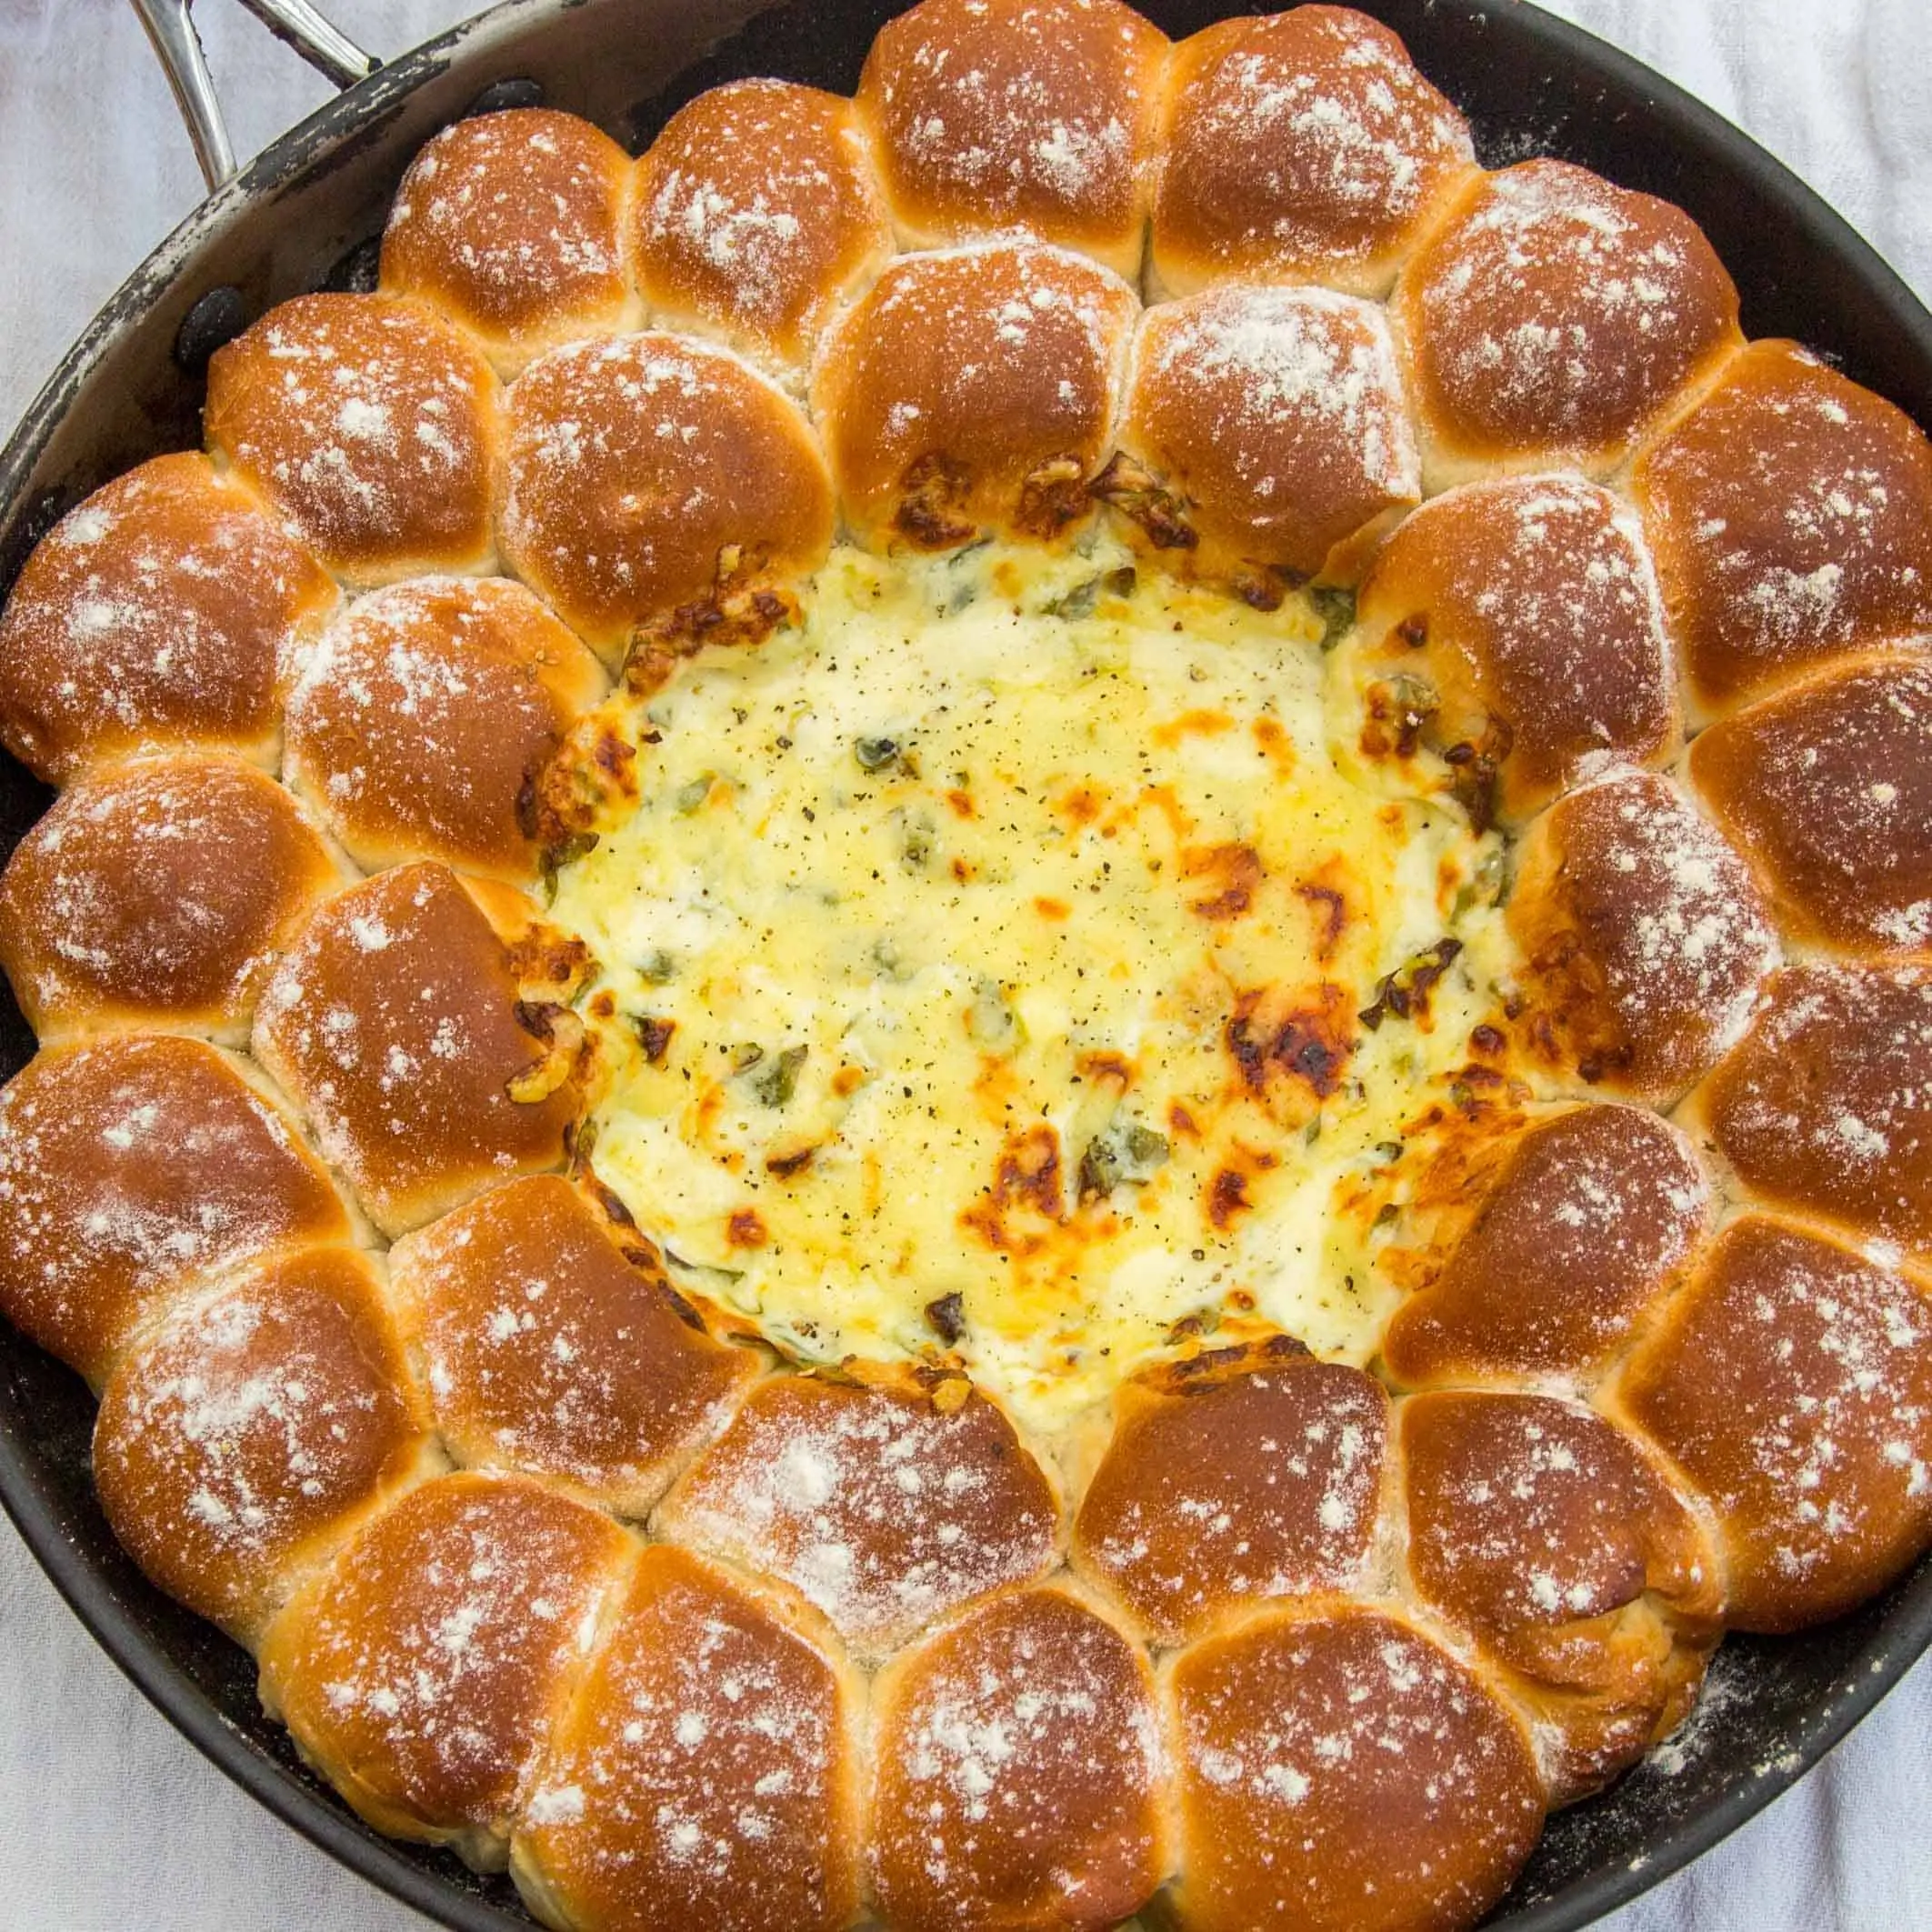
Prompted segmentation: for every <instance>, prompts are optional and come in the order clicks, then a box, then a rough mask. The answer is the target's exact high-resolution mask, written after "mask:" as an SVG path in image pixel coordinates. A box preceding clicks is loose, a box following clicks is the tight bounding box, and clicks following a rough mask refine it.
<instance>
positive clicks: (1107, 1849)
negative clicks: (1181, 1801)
mask: <svg viewBox="0 0 1932 1932" xmlns="http://www.w3.org/2000/svg"><path fill="white" fill-rule="evenodd" d="M872 1708H873V1737H872V1762H873V1766H874V1783H873V1801H872V1817H873V1819H874V1821H875V1822H874V1836H873V1859H874V1866H875V1870H876V1884H877V1887H878V1897H879V1905H880V1907H881V1910H882V1912H883V1914H884V1916H885V1918H886V1923H887V1924H888V1925H890V1926H892V1927H896V1928H898V1932H985V1928H986V1927H1016V1928H1017V1927H1054V1928H1055V1932H1062V1928H1064V1932H1106V1928H1107V1927H1113V1926H1117V1925H1118V1924H1120V1922H1121V1921H1122V1920H1123V1919H1127V1918H1131V1917H1133V1916H1134V1914H1135V1913H1136V1911H1138V1910H1139V1909H1140V1907H1142V1906H1144V1905H1145V1904H1146V1902H1147V1900H1148V1899H1149V1897H1152V1895H1153V1893H1154V1891H1155V1889H1156V1887H1157V1886H1158V1885H1159V1884H1160V1882H1161V1880H1162V1878H1163V1877H1165V1876H1166V1869H1167V1855H1168V1847H1167V1843H1166V1840H1167V1829H1166V1816H1165V1812H1166V1807H1165V1804H1164V1802H1163V1797H1164V1794H1163V1792H1162V1789H1161V1785H1162V1775H1163V1768H1164V1767H1163V1764H1162V1752H1161V1739H1160V1721H1159V1718H1158V1717H1157V1716H1156V1709H1155V1702H1154V1674H1153V1672H1152V1670H1151V1669H1150V1668H1149V1667H1148V1665H1147V1659H1146V1653H1145V1652H1144V1651H1143V1650H1142V1649H1141V1647H1140V1646H1139V1645H1138V1644H1136V1643H1133V1642H1131V1641H1129V1639H1128V1638H1126V1637H1123V1636H1122V1635H1121V1633H1120V1632H1119V1631H1118V1630H1116V1629H1115V1628H1114V1627H1113V1626H1112V1625H1111V1624H1110V1623H1108V1622H1106V1620H1105V1619H1104V1618H1102V1617H1099V1616H1097V1615H1096V1613H1095V1612H1094V1611H1093V1610H1092V1609H1090V1608H1089V1607H1087V1606H1086V1604H1085V1603H1083V1602H1082V1601H1081V1600H1080V1598H1079V1597H1076V1595H1074V1594H1073V1592H1071V1591H1070V1590H1067V1589H1065V1588H1046V1589H1032V1590H1022V1591H1019V1592H1017V1593H1016V1594H1015V1595H1012V1596H1007V1597H995V1598H994V1599H993V1601H992V1602H991V1603H988V1604H984V1605H982V1606H980V1607H978V1608H976V1609H973V1610H969V1611H967V1612H966V1615H965V1616H963V1617H961V1618H960V1619H959V1620H958V1622H956V1623H955V1624H952V1625H950V1626H948V1627H946V1628H945V1629H943V1630H941V1631H940V1632H939V1633H938V1634H937V1635H936V1636H935V1637H929V1638H927V1639H926V1641H925V1642H924V1643H922V1644H920V1645H919V1646H918V1647H916V1648H914V1649H911V1650H907V1651H905V1652H902V1653H901V1654H900V1655H899V1656H898V1657H896V1658H894V1660H893V1661H892V1662H891V1663H890V1664H889V1665H887V1666H886V1669H885V1670H884V1671H882V1672H881V1673H880V1675H879V1677H878V1681H877V1683H876V1686H875V1687H874V1692H873V1704H872Z"/></svg>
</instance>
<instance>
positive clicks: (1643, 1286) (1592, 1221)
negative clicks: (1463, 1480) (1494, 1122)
mask: <svg viewBox="0 0 1932 1932" xmlns="http://www.w3.org/2000/svg"><path fill="white" fill-rule="evenodd" d="M1455 1207H1456V1211H1455V1212H1454V1213H1452V1215H1451V1216H1447V1217H1446V1225H1444V1226H1438V1227H1436V1228H1433V1229H1431V1230H1430V1232H1431V1234H1432V1235H1433V1236H1434V1237H1435V1238H1434V1240H1433V1241H1432V1244H1431V1246H1433V1247H1434V1248H1435V1249H1436V1253H1438V1254H1440V1255H1441V1256H1442V1258H1441V1260H1440V1262H1439V1265H1437V1266H1436V1272H1435V1274H1434V1276H1433V1278H1432V1279H1430V1280H1428V1281H1427V1282H1426V1285H1425V1286H1423V1287H1421V1288H1420V1289H1418V1290H1417V1291H1416V1293H1415V1294H1414V1295H1412V1296H1410V1297H1409V1299H1408V1300H1407V1301H1406V1302H1404V1303H1403V1305H1402V1306H1400V1307H1399V1308H1397V1309H1396V1313H1395V1315H1394V1316H1393V1317H1392V1318H1391V1320H1390V1322H1389V1325H1388V1329H1387V1332H1386V1334H1385V1336H1383V1340H1382V1355H1383V1359H1384V1361H1385V1362H1386V1365H1387V1367H1388V1369H1389V1372H1390V1373H1391V1374H1392V1375H1393V1376H1395V1378H1396V1381H1397V1382H1400V1383H1403V1384H1406V1385H1407V1386H1412V1387H1413V1386H1420V1385H1427V1384H1432V1383H1444V1382H1446V1383H1457V1382H1465V1381H1470V1380H1481V1379H1486V1378H1488V1377H1491V1376H1538V1377H1542V1376H1563V1377H1568V1378H1576V1379H1579V1380H1581V1379H1585V1378H1587V1377H1589V1376H1592V1375H1594V1374H1595V1373H1597V1371H1599V1370H1600V1369H1601V1368H1602V1367H1603V1366H1604V1364H1605V1363H1606V1362H1607V1360H1608V1358H1609V1357H1610V1356H1612V1355H1613V1354H1614V1353H1615V1352H1616V1351H1617V1349H1619V1348H1620V1347H1621V1346H1623V1344H1624V1343H1625V1342H1626V1341H1627V1339H1628V1337H1629V1336H1631V1334H1632V1333H1633V1332H1634V1331H1635V1330H1636V1328H1637V1324H1638V1323H1639V1322H1640V1321H1641V1320H1642V1319H1643V1317H1644V1316H1646V1315H1647V1313H1648V1311H1649V1310H1650V1309H1651V1308H1653V1307H1655V1306H1657V1304H1658V1303H1659V1302H1660V1301H1661V1300H1662V1299H1663V1297H1664V1296H1665V1295H1666V1294H1667V1291H1668V1290H1669V1289H1670V1288H1671V1287H1672V1286H1675V1285H1676V1283H1677V1280H1678V1278H1679V1275H1680V1271H1681V1269H1682V1268H1683V1266H1684V1264H1685V1263H1686V1261H1687V1260H1688V1259H1689V1257H1690V1256H1691V1253H1692V1251H1693V1250H1694V1249H1695V1247H1696V1246H1697V1243H1698V1242H1699V1241H1700V1240H1701V1239H1702V1238H1703V1236H1704V1233H1705V1228H1706V1226H1707V1222H1708V1220H1709V1217H1710V1187H1709V1183H1708V1181H1707V1179H1706V1177H1705V1174H1704V1170H1703V1168H1702V1167H1701V1166H1699V1165H1698V1163H1697V1156H1696V1154H1695V1153H1694V1152H1693V1151H1692V1149H1691V1146H1690V1144H1689V1143H1688V1141H1687V1140H1686V1138H1685V1136H1683V1135H1682V1134H1680V1133H1679V1132H1677V1129H1676V1128H1674V1127H1672V1126H1668V1125H1667V1124H1666V1123H1665V1122H1664V1121H1662V1120H1659V1119H1658V1118H1657V1116H1656V1115H1655V1114H1651V1113H1647V1112H1645V1111H1644V1110H1643V1109H1641V1108H1638V1107H1633V1106H1577V1107H1567V1108H1566V1109H1565V1110H1564V1111H1563V1112H1561V1113H1559V1114H1557V1115H1555V1116H1548V1117H1546V1118H1544V1119H1542V1120H1539V1121H1536V1122H1533V1123H1532V1124H1531V1125H1530V1126H1527V1127H1526V1128H1524V1129H1523V1130H1522V1131H1521V1132H1520V1133H1518V1134H1517V1135H1516V1136H1513V1137H1512V1138H1511V1140H1510V1141H1509V1142H1508V1143H1507V1147H1506V1149H1505V1151H1504V1154H1503V1156H1502V1159H1501V1161H1500V1164H1499V1165H1498V1166H1497V1170H1496V1172H1495V1174H1494V1176H1490V1177H1486V1178H1485V1179H1484V1180H1483V1181H1481V1182H1479V1183H1478V1184H1477V1186H1475V1187H1458V1188H1457V1201H1456V1204H1455ZM1461 1214H1467V1224H1466V1225H1465V1226H1462V1227H1461V1228H1460V1229H1459V1230H1457V1228H1456V1227H1455V1225H1454V1224H1455V1220H1456V1218H1457V1216H1458V1215H1461ZM1431 1258H1432V1260H1433V1259H1434V1257H1433V1256H1432V1257H1431Z"/></svg>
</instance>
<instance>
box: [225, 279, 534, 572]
mask: <svg viewBox="0 0 1932 1932" xmlns="http://www.w3.org/2000/svg"><path fill="white" fill-rule="evenodd" d="M499 408H500V396H499V393H498V390H497V385H496V376H495V375H492V373H491V371H490V366H489V364H488V363H487V362H486V361H485V359H484V356H483V354H482V352H481V351H480V350H479V349H478V348H476V347H475V345H474V344H473V343H471V342H470V341H469V340H468V339H467V338H466V337H465V336H464V335H462V334H460V333H459V332H458V331H457V330H456V329H455V327H453V326H452V325H450V324H449V323H447V322H445V321H443V320H442V319H441V318H440V317H439V316H437V315H434V314H433V313H432V312H431V311H430V310H429V309H427V308H425V307H423V306H421V305H417V304H415V303H414V302H405V301H402V300H399V299H397V298H396V297H395V296H392V295H297V296H296V297H295V299H294V300H293V301H291V302H285V303H283V304H282V305H281V306H280V307H278V308H274V309H271V310H270V311H269V312H268V314H267V315H264V316H263V317H262V319H261V320H260V321H259V322H257V323H255V325H254V326H253V327H251V328H248V329H245V330H244V331H243V332H242V334H241V335H237V336H236V337H235V340H234V341H233V342H231V343H229V344H227V345H225V347H223V348H220V349H217V350H216V351H215V357H214V360H213V361H212V362H210V363H209V365H208V400H207V406H206V408H205V410H204V412H203V422H204V425H205V429H206V431H207V438H208V446H209V448H210V449H211V450H212V451H214V452H215V455H217V456H218V457H220V458H221V459H222V460H223V461H224V462H225V463H226V464H227V465H229V467H230V468H231V469H232V470H233V471H234V472H235V475H238V476H239V477H240V478H241V479H242V480H243V481H244V482H245V483H246V484H248V485H249V486H251V487H252V488H254V489H255V490H258V491H259V492H260V493H261V494H262V496H265V498H266V499H267V500H268V502H269V503H271V504H272V505H273V506H275V509H276V510H277V511H279V512H280V514H281V515H282V516H283V517H284V518H285V519H286V521H287V522H288V523H289V525H290V526H292V527H293V528H294V530H295V533H296V534H297V535H298V536H300V537H301V538H302V539H303V541H304V542H305V543H306V544H307V545H308V546H309V548H310V549H312V550H313V551H314V552H315V555H316V556H318V557H320V558H321V559H322V561H323V562H324V563H325V564H326V565H327V566H328V567H329V568H330V569H331V570H333V571H335V573H336V575H337V576H342V577H345V578H346V579H347V580H348V581H349V582H351V583H353V584H364V585H366V584H386V583H393V582H395V580H396V579H397V578H399V577H406V576H418V575H420V574H421V573H422V572H424V571H425V570H485V569H487V568H488V567H489V566H490V564H491V562H492V560H493V556H494V551H493V549H492V546H491V541H490V508H491V505H492V502H493V501H494V499H495V496H496V475H497V468H498V464H499V461H500V443H501V429H500V425H499V423H498V420H497V417H498V410H499Z"/></svg>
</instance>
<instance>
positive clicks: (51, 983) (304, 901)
mask: <svg viewBox="0 0 1932 1932" xmlns="http://www.w3.org/2000/svg"><path fill="white" fill-rule="evenodd" d="M342 882H343V875H342V872H341V869H340V867H339V866H337V864H336V862H335V859H334V858H333V857H332V856H330V853H329V850H328V847H327V846H325V845H324V843H323V841H322V837H321V835H320V834H319V833H318V832H317V831H316V830H315V826H313V825H311V824H310V822H309V820H308V818H307V816H305V814H304V813H303V811H302V809H301V808H300V806H297V805H296V803H295V800H294V799H293V798H292V797H290V796H289V795H288V793H287V792H285V791H284V790H283V788H282V787H281V786H279V785H277V784H276V783H275V780H274V779H273V778H270V777H267V776H265V775H264V774H263V773H261V772H260V771H258V770H256V768H255V766H252V765H246V764H244V763H243V762H242V761H241V760H240V759H239V758H234V757H227V756H218V755H211V756H185V757H179V758H152V759H142V760H138V761H136V762H135V763H134V764H130V765H117V766H107V767H105V769H103V770H101V771H99V772H96V773H95V774H93V775H92V776H89V777H86V778H84V779H82V780H80V781H79V782H78V783H76V784H75V785H73V786H70V787H69V788H68V789H67V790H66V791H65V792H64V793H62V795H61V796H60V797H59V798H58V799H57V800H56V801H55V805H54V808H53V809H52V810H51V811H50V812H49V813H48V814H47V816H45V818H43V819H42V820H41V821H40V823H39V824H38V825H36V826H35V827H34V828H33V830H32V831H30V832H29V833H28V834H27V835H26V836H25V838H23V839H22V840H21V841H20V843H19V845H18V846H15V849H14V856H12V858H10V859H9V860H8V861H7V865H6V870H5V873H4V874H0V965H4V966H5V969H6V974H7V977H8V978H9V979H10V980H11V981H12V982H13V986H14V996H15V998H16V999H17V1000H18V1001H19V1002H20V1010H21V1011H22V1012H23V1013H24V1014H25V1016H26V1018H27V1023H28V1025H30V1026H32V1027H33V1029H34V1031H35V1033H37V1034H38V1035H39V1036H40V1037H41V1038H42V1039H44V1040H57V1039H65V1038H66V1037H68V1036H71V1035H74V1034H77V1033H90V1032H99V1031H103V1030H106V1029H111V1028H114V1027H116V1026H155V1027H165V1028H168V1029H169V1030H171V1031H179V1032H184V1033H206V1034H209V1035H211V1036H214V1037H215V1038H216V1039H219V1040H223V1041H225V1042H231V1043H235V1044H238V1043H239V1042H241V1041H242V1040H244V1039H245V1038H246V1036H247V1032H248V1020H249V1016H250V1015H251V1014H253V1012H254V1011H255V1001H256V1000H257V998H258V997H259V996H260V995H261V992H262V989H263V987H264V986H265V984H266V982H267V978H268V975H269V973H270V971H271V970H272V968H273V967H274V966H275V959H276V957H277V956H279V955H280V953H281V951H282V949H283V948H284V947H285V946H287V945H288V944H289V942H290V940H291V939H292V938H293V937H294V935H295V931H296V930H297V928H298V927H299V926H301V924H302V922H303V920H304V919H305V917H306V916H307V915H308V914H309V913H310V912H311V911H312V910H313V909H314V908H315V906H318V905H319V904H320V903H321V902H322V901H323V900H324V899H325V898H326V897H327V896H329V894H330V893H332V892H334V891H335V889H336V888H337V887H339V886H341V884H342Z"/></svg>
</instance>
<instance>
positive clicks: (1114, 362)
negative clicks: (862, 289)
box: [812, 242, 1139, 549]
mask: <svg viewBox="0 0 1932 1932" xmlns="http://www.w3.org/2000/svg"><path fill="white" fill-rule="evenodd" d="M1138 306H1139V305H1138V303H1137V301H1136V297H1135V295H1134V292H1133V290H1132V289H1130V288H1128V287H1127V285H1126V283H1124V282H1122V281H1120V280H1119V279H1118V278H1117V277H1116V276H1115V275H1109V274H1108V273H1107V272H1106V270H1105V269H1100V268H1096V267H1095V266H1094V265H1093V264H1092V263H1091V262H1087V261H1085V260H1083V259H1082V258H1081V257H1080V256H1078V255H1069V254H1068V253H1067V252H1066V250H1065V249H1060V248H1046V247H1042V246H1041V245H1038V244H1037V243H1034V242H1002V243H996V244H993V245H989V246H986V247H977V248H961V249H955V250H952V251H949V252H947V253H945V254H940V255H907V256H904V257H902V258H901V259H900V260H898V261H896V262H895V263H894V264H893V265H891V266H890V267H889V268H887V269H886V272H885V274H884V275H881V276H880V277H879V279H878V280H877V281H876V283H875V284H874V285H873V286H872V288H871V289H870V291H869V292H868V293H867V294H866V297H865V299H864V300H863V301H862V302H860V303H859V304H858V305H857V306H856V308H854V309H852V310H850V311H849V312H848V313H847V314H846V316H845V317H844V319H843V320H842V321H841V322H840V323H839V324H838V325H837V326H836V328H835V329H834V330H833V331H832V332H831V334H830V335H827V336H826V340H825V342H824V343H823V345H821V347H820V351H819V357H818V362H817V365H816V368H815V370H814V372H813V376H812V409H813V414H814V415H815V416H816V418H817V421H818V423H819V425H820V426H821V427H822V429H823V431H824V433H825V438H826V452H827V454H828V455H830V457H831V462H832V473H833V475H834V476H835V477H836V480H837V484H838V491H839V496H840V499H841V503H842V506H843V508H844V511H845V518H846V524H847V526H849V527H850V528H851V529H852V531H853V532H854V534H855V535H856V536H861V537H865V538H869V539H871V540H872V541H874V542H889V541H891V540H894V539H897V540H901V541H904V542H906V543H908V544H911V545H913V546H916V547H919V548H924V549H949V548H952V547H954V546H957V545H960V544H964V543H968V542H970V541H972V540H973V539H974V538H975V537H976V536H979V535H980V533H981V529H982V526H991V527H993V528H994V529H996V530H1005V531H1007V532H1009V533H1017V534H1019V535H1022V536H1036V537H1051V536H1056V535H1057V534H1058V533H1059V532H1060V531H1061V530H1062V529H1064V528H1065V527H1066V526H1067V525H1068V524H1070V523H1072V522H1074V521H1076V519H1077V518H1079V517H1080V516H1084V515H1085V514H1086V509H1087V499H1086V484H1087V482H1088V480H1089V479H1090V478H1091V477H1092V476H1093V475H1095V473H1096V471H1097V470H1098V469H1099V468H1100V466H1101V465H1102V463H1103V462H1104V461H1105V460H1106V455H1107V453H1108V451H1109V450H1110V448H1111V447H1112V443H1113V435H1114V417H1115V397H1116V393H1117V390H1118V387H1119V377H1120V372H1121V369H1122V366H1123V365H1124V363H1125V360H1126V351H1127V344H1128V337H1129V335H1130V333H1131V331H1132V328H1133V325H1134V317H1135V315H1136V313H1137V311H1138Z"/></svg>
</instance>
